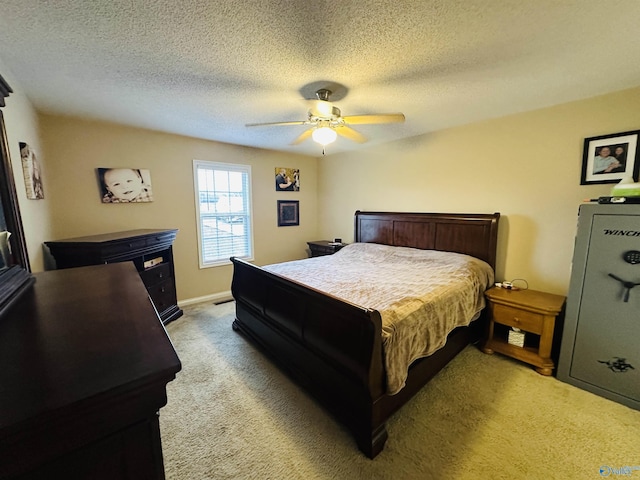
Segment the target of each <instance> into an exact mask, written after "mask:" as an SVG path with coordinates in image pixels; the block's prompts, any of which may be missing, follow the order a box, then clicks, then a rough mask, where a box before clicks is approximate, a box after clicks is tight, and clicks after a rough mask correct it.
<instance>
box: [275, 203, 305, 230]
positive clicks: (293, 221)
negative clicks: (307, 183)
mask: <svg viewBox="0 0 640 480" xmlns="http://www.w3.org/2000/svg"><path fill="white" fill-rule="evenodd" d="M299 204H300V202H299V201H298V200H278V226H279V227H291V226H294V225H300V212H299Z"/></svg>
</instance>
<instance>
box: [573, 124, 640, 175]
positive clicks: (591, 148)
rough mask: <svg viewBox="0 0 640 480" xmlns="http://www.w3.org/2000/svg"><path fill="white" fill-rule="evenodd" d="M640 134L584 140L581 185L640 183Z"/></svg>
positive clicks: (636, 131)
mask: <svg viewBox="0 0 640 480" xmlns="http://www.w3.org/2000/svg"><path fill="white" fill-rule="evenodd" d="M638 135H640V130H635V131H631V132H622V133H612V134H609V135H600V136H599V137H590V138H585V139H584V151H583V155H582V177H581V179H580V185H591V184H600V183H618V182H619V181H620V180H622V179H623V178H625V177H633V179H634V181H635V180H637V179H638V168H639V167H640V162H639V161H638V159H639V152H638Z"/></svg>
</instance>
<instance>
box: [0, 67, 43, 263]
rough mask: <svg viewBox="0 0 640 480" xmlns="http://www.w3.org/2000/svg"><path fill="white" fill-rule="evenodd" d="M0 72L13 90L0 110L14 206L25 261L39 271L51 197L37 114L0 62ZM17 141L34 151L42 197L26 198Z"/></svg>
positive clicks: (17, 83)
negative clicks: (15, 198) (13, 186)
mask: <svg viewBox="0 0 640 480" xmlns="http://www.w3.org/2000/svg"><path fill="white" fill-rule="evenodd" d="M0 74H1V75H2V77H3V78H4V79H5V80H6V81H7V83H8V84H9V86H10V87H11V88H12V90H13V93H11V94H10V95H9V97H8V98H5V103H6V106H5V107H4V108H3V109H2V111H3V114H4V120H5V128H6V132H7V141H8V142H9V154H10V156H11V165H12V168H13V174H14V175H13V177H14V181H15V184H16V192H17V195H18V205H19V208H20V214H21V216H22V226H23V229H24V234H25V239H26V243H27V251H28V254H29V263H30V264H31V265H30V266H31V270H32V271H33V272H41V271H42V270H44V268H45V267H44V261H45V260H44V255H43V249H42V242H43V241H44V240H45V239H48V238H49V237H50V235H51V229H52V226H51V218H52V217H51V211H50V205H51V201H50V199H51V197H50V190H49V183H48V182H47V176H48V168H47V159H46V155H45V152H44V151H43V149H42V144H41V141H40V129H39V124H38V116H37V113H36V111H35V109H34V108H33V106H32V105H31V102H30V101H29V99H28V98H27V97H26V96H25V95H24V94H23V93H22V89H21V88H20V83H19V82H18V81H17V80H16V79H15V78H14V77H13V75H12V74H11V72H10V71H9V69H7V68H6V67H5V66H4V65H3V64H2V62H1V61H0ZM20 142H25V143H28V144H29V145H30V146H31V147H32V148H33V149H34V150H35V152H36V156H37V159H38V162H39V163H40V167H41V174H42V179H43V190H44V199H43V200H29V199H28V198H27V192H26V188H25V183H24V176H23V174H22V162H21V159H20V146H19V143H20Z"/></svg>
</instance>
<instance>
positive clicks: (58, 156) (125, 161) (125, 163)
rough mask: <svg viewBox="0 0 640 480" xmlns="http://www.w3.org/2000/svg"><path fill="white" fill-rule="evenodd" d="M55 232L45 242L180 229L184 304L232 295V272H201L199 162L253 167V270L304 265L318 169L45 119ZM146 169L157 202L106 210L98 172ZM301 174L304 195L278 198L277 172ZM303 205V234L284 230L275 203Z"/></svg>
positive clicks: (307, 161) (220, 147)
mask: <svg viewBox="0 0 640 480" xmlns="http://www.w3.org/2000/svg"><path fill="white" fill-rule="evenodd" d="M40 118H41V124H42V132H43V144H44V148H45V150H46V152H47V163H48V167H49V168H48V170H49V171H48V182H47V185H48V186H49V192H50V199H51V202H52V214H53V217H54V230H53V233H52V235H51V237H50V238H48V239H47V240H57V239H63V238H70V237H75V236H82V235H93V234H99V233H107V232H116V231H123V230H129V229H137V228H178V229H179V232H178V237H177V239H176V242H175V244H174V259H175V269H176V283H177V289H178V300H179V301H183V302H184V301H186V300H193V299H199V298H201V297H208V296H211V295H215V294H219V293H221V292H228V291H229V288H230V281H231V274H232V268H231V266H221V267H213V268H206V269H200V268H199V266H198V249H197V237H196V213H195V201H194V186H193V160H194V159H198V160H209V161H217V162H229V163H240V164H245V165H251V169H252V172H251V173H252V196H253V198H252V200H253V212H254V224H253V226H254V243H255V262H256V264H258V265H264V264H267V263H274V262H280V261H285V260H292V259H297V258H304V257H305V256H306V251H305V247H306V242H307V241H308V240H313V239H315V238H316V236H317V235H316V226H317V211H316V210H317V201H316V199H317V192H316V183H317V161H316V159H315V158H312V157H306V156H301V155H294V154H283V153H278V152H272V151H266V150H259V149H253V148H246V147H239V146H234V145H227V144H221V143H216V142H211V141H205V140H198V139H194V138H189V137H182V136H177V135H170V134H166V133H160V132H153V131H148V130H142V129H136V128H130V127H126V126H121V125H113V124H108V123H100V122H90V121H84V120H79V119H73V118H66V117H59V116H50V115H42V116H41V117H40ZM98 167H134V168H145V169H149V170H150V172H151V179H152V185H153V193H154V201H153V202H151V203H139V204H103V203H101V201H100V194H99V190H98V181H97V177H96V172H95V169H96V168H98ZM276 167H292V168H299V169H300V172H301V189H300V192H279V193H278V192H276V191H275V180H274V179H275V168H276ZM278 199H285V200H289V199H290V200H300V226H299V227H278V226H277V216H276V210H277V208H276V200H278Z"/></svg>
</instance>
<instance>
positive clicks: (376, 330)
mask: <svg viewBox="0 0 640 480" xmlns="http://www.w3.org/2000/svg"><path fill="white" fill-rule="evenodd" d="M499 217H500V214H499V213H494V214H457V213H456V214H444V213H389V212H360V211H357V212H356V214H355V237H354V239H355V242H368V243H377V244H382V245H391V246H402V247H413V248H419V249H424V250H440V251H451V252H458V253H464V254H467V255H471V256H474V257H476V258H479V259H481V260H484V261H485V262H487V263H488V264H489V265H490V266H491V267H492V268H494V269H495V261H496V243H497V232H498V220H499ZM231 261H232V262H233V264H234V273H233V281H232V286H231V290H232V293H233V297H234V298H235V301H236V320H235V321H234V323H233V328H234V329H235V330H237V331H240V332H241V333H243V334H244V335H246V337H248V338H249V339H250V340H251V341H253V342H254V343H255V344H257V345H258V346H259V347H261V348H262V349H263V350H264V351H265V353H267V354H268V355H269V356H270V357H271V358H272V359H273V361H274V362H275V363H276V364H277V365H278V366H279V367H280V368H281V369H283V370H284V371H285V372H286V373H288V374H289V375H290V376H291V377H292V378H293V379H294V380H295V381H296V382H297V383H298V384H300V385H301V386H302V387H304V388H305V389H307V391H308V392H310V393H311V395H313V397H314V398H316V399H317V400H318V401H319V402H320V403H321V404H322V405H323V406H324V407H325V408H327V409H328V410H329V411H330V412H331V413H332V414H333V415H334V416H335V417H336V418H337V419H338V420H339V421H341V422H342V423H343V424H344V425H345V426H346V427H347V428H349V429H350V430H351V432H352V433H353V435H354V437H355V439H356V442H357V444H358V447H359V448H360V450H361V451H362V452H363V453H364V454H365V455H367V456H368V457H369V458H374V457H375V456H376V455H377V454H378V453H380V452H381V451H382V449H383V447H384V443H385V441H386V440H387V436H388V435H387V431H386V427H385V422H386V420H387V419H388V418H390V416H391V415H392V414H393V413H394V412H395V411H397V410H398V409H399V408H400V407H401V406H402V405H404V404H405V403H406V402H407V401H408V400H409V399H410V398H411V397H412V396H413V395H414V394H415V393H416V392H417V391H419V390H420V389H421V388H422V387H423V386H424V385H425V384H426V383H427V382H428V381H429V380H430V379H431V378H432V377H433V376H435V375H436V374H437V373H438V372H439V371H440V370H441V369H442V368H443V367H444V366H445V365H446V364H447V363H448V362H449V361H451V360H452V359H453V358H454V357H455V356H456V355H457V354H458V353H459V352H460V351H461V350H462V349H464V348H465V346H467V345H468V344H469V343H472V342H475V341H477V340H478V339H479V338H480V336H481V335H482V333H483V331H484V328H485V323H486V322H485V321H483V320H484V315H481V317H480V318H479V319H478V320H476V321H474V322H472V323H471V324H470V325H469V326H467V327H458V328H456V329H455V330H454V331H452V332H451V333H450V334H449V335H448V337H447V341H446V344H445V345H444V346H443V347H442V348H440V349H439V350H437V351H436V352H435V353H433V354H432V355H430V356H428V357H426V358H422V359H419V360H416V361H415V362H414V363H413V364H412V365H411V367H410V368H409V374H408V377H407V379H406V384H405V386H404V388H402V390H400V391H399V392H398V393H396V394H394V395H389V394H387V393H386V385H385V367H384V362H383V351H382V350H383V347H382V320H381V315H380V312H378V311H377V310H374V309H370V308H364V307H361V306H358V305H355V304H352V303H349V302H346V301H344V300H341V299H339V298H337V297H335V296H332V295H329V294H326V293H323V292H321V291H319V290H316V289H314V288H311V287H308V286H306V285H303V284H301V283H298V282H295V281H293V280H289V279H287V278H284V277H283V276H280V275H277V274H274V273H271V272H269V271H267V270H265V269H263V268H260V267H257V266H255V265H252V264H250V263H248V262H246V261H243V260H240V259H237V258H232V259H231ZM282 299H286V302H283V301H282Z"/></svg>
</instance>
